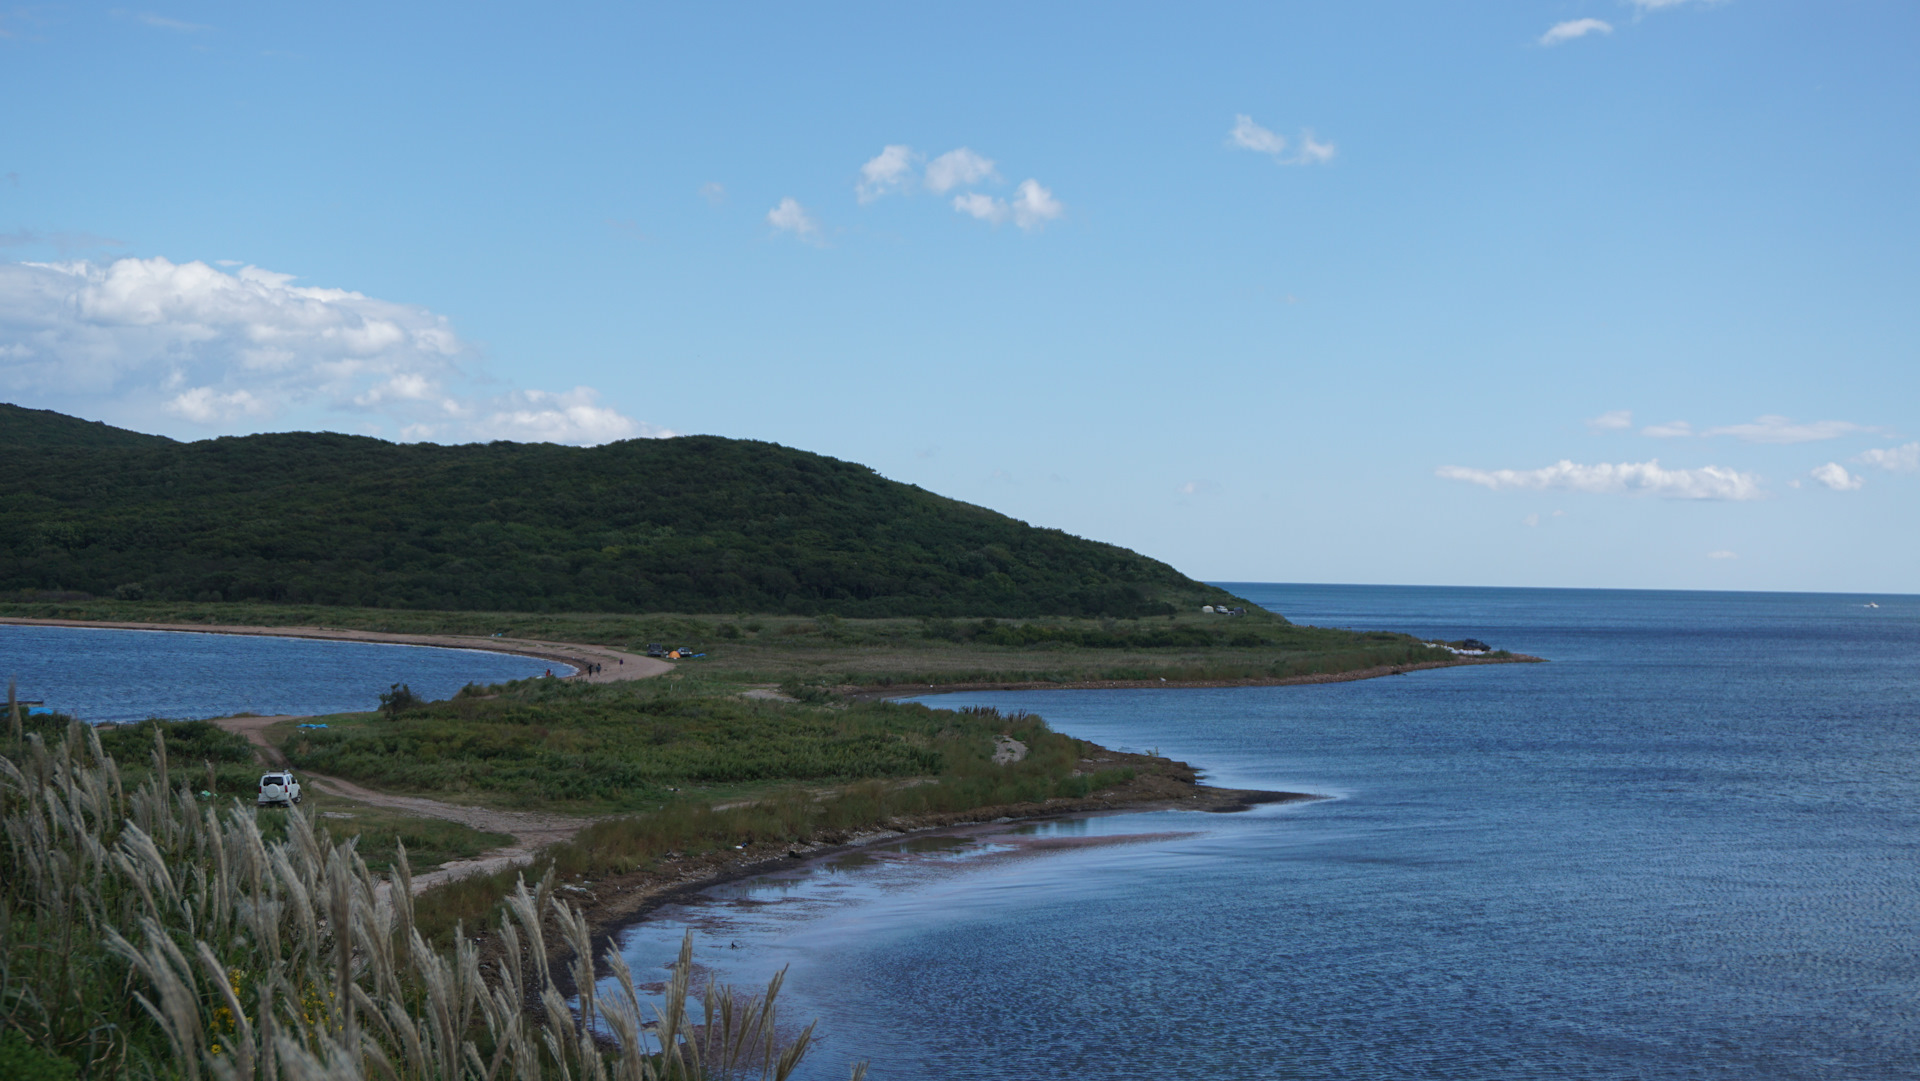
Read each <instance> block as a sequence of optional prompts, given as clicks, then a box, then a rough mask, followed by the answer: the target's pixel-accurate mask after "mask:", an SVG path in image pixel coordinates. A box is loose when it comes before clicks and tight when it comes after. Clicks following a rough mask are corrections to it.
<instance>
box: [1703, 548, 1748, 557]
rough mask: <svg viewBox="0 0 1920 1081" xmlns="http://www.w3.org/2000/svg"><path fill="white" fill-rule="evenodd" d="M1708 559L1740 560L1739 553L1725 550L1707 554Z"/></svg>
mask: <svg viewBox="0 0 1920 1081" xmlns="http://www.w3.org/2000/svg"><path fill="white" fill-rule="evenodd" d="M1707 558H1708V559H1739V558H1740V553H1739V552H1729V551H1727V550H1726V549H1725V548H1721V549H1718V550H1716V551H1712V552H1708V553H1707Z"/></svg>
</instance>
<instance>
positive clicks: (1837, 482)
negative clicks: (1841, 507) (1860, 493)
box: [1812, 462, 1867, 492]
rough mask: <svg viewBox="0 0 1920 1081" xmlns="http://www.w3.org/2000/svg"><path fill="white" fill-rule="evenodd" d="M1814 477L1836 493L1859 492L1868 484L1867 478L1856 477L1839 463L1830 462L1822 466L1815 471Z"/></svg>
mask: <svg viewBox="0 0 1920 1081" xmlns="http://www.w3.org/2000/svg"><path fill="white" fill-rule="evenodd" d="M1812 476H1813V479H1814V480H1817V481H1819V482H1820V483H1822V484H1824V485H1826V486H1827V487H1829V488H1831V489H1833V490H1834V491H1836V492H1852V491H1857V490H1858V489H1860V488H1862V487H1864V486H1865V485H1866V483H1867V478H1865V477H1859V476H1855V475H1854V474H1852V473H1849V472H1847V467H1846V466H1843V465H1841V464H1840V463H1839V462H1828V463H1827V464H1826V465H1823V466H1820V467H1819V468H1817V469H1815V470H1813V472H1812Z"/></svg>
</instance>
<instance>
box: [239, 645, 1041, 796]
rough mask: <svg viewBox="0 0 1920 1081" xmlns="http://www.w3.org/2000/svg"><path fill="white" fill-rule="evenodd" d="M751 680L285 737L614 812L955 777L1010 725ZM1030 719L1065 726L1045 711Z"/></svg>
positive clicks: (428, 715) (392, 775)
mask: <svg viewBox="0 0 1920 1081" xmlns="http://www.w3.org/2000/svg"><path fill="white" fill-rule="evenodd" d="M739 690H740V686H739V685H737V684H733V683H729V682H726V681H721V680H714V679H709V678H702V677H701V676H700V675H699V674H697V673H689V674H687V675H684V676H682V675H680V674H677V673H676V674H675V675H674V676H669V677H666V678H663V679H653V680H642V681H636V682H629V683H599V684H590V683H573V682H567V681H562V680H548V679H531V680H521V681H518V682H515V683H511V684H506V685H503V686H500V687H496V688H490V689H488V691H487V692H486V693H484V694H482V695H466V694H463V695H460V696H457V697H455V698H452V699H449V700H447V701H443V702H430V703H423V704H420V705H417V706H415V707H413V708H411V709H408V710H405V711H402V712H401V713H399V714H398V715H397V716H389V715H387V714H384V713H369V714H347V715H342V716H336V717H331V718H329V719H328V722H327V723H328V728H327V729H326V730H324V731H303V730H293V729H285V728H282V729H279V730H276V731H275V733H274V736H275V738H276V739H277V740H279V741H280V746H281V748H282V750H283V751H284V752H285V753H286V755H287V757H288V759H289V760H290V761H291V762H292V763H293V764H294V766H295V767H296V768H298V769H305V770H312V771H314V772H318V773H323V774H328V775H331V776H337V777H345V778H347V779H349V780H352V781H356V782H359V783H361V784H365V785H368V786H370V787H374V788H378V789H381V790H384V791H392V792H404V793H417V794H422V795H429V796H432V797H434V798H437V799H451V800H456V801H466V802H476V803H484V804H490V805H496V806H511V807H515V808H522V809H525V808H538V809H542V810H559V811H572V812H578V813H607V812H620V811H657V810H660V809H662V808H663V807H665V806H666V805H668V804H674V803H682V802H711V801H714V800H722V799H741V798H748V797H759V796H764V795H766V794H768V793H771V792H774V791H776V790H779V789H780V788H781V787H782V786H790V785H803V786H813V787H819V786H831V785H841V784H846V783H850V782H855V781H865V780H887V781H899V780H905V779H909V778H930V777H931V778H951V777H954V776H957V775H958V774H959V773H964V772H966V771H968V770H978V769H980V768H981V764H982V763H984V762H987V761H988V760H989V759H990V757H991V755H992V751H993V740H994V737H995V736H996V735H1001V734H1004V733H1005V732H1007V731H1008V726H1009V724H1010V723H1011V722H1008V721H1006V720H1003V719H1000V718H996V717H989V716H984V715H975V714H969V713H964V712H960V713H956V712H953V711H949V710H933V709H927V708H926V707H924V706H919V705H910V704H902V703H896V702H844V701H824V702H820V703H817V704H807V703H787V702H779V701H769V700H764V699H748V698H743V697H741V696H740V695H739V694H738V693H737V692H738V691H739ZM1018 726H1019V727H1020V728H1021V730H1023V731H1025V730H1029V729H1031V730H1032V731H1034V732H1035V733H1036V734H1037V736H1040V737H1044V738H1050V739H1063V738H1064V737H1054V736H1052V734H1051V733H1046V732H1045V728H1044V725H1041V724H1040V723H1039V722H1038V721H1037V719H1033V720H1022V721H1021V722H1019V725H1018ZM1029 757H1030V758H1031V760H1032V761H1033V762H1034V763H1036V765H1037V764H1038V763H1041V762H1043V761H1049V760H1048V759H1045V758H1044V756H1040V755H1038V754H1037V752H1036V754H1034V755H1030V756H1029ZM1030 769H1031V767H1030V768H1028V769H1023V770H1022V771H1017V772H1019V773H1020V775H1022V776H1024V775H1025V774H1026V773H1027V772H1030ZM1001 772H1003V773H1004V772H1006V771H1001Z"/></svg>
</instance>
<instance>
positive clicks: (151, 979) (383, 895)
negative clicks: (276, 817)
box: [0, 724, 863, 1081]
mask: <svg viewBox="0 0 1920 1081" xmlns="http://www.w3.org/2000/svg"><path fill="white" fill-rule="evenodd" d="M9 750H10V753H9V754H7V755H5V756H0V832H3V833H4V836H5V842H4V843H5V845H6V850H5V859H6V863H5V865H4V871H5V873H4V875H0V1028H6V1029H14V1030H17V1031H20V1032H22V1033H24V1034H26V1036H27V1037H28V1038H29V1039H30V1040H32V1041H33V1042H34V1043H35V1044H36V1045H38V1046H40V1047H41V1048H43V1049H45V1050H48V1051H50V1052H53V1053H55V1054H59V1055H61V1056H63V1057H66V1058H69V1059H72V1060H75V1061H78V1062H80V1063H81V1064H82V1069H83V1076H87V1077H133V1078H140V1077H150V1078H180V1079H184V1081H203V1079H204V1081H336V1079H338V1081H346V1079H355V1081H358V1079H373V1078H379V1079H384V1081H468V1079H473V1081H506V1079H519V1081H540V1079H548V1078H564V1079H567V1081H573V1079H581V1081H696V1079H717V1078H723V1077H726V1078H732V1077H749V1076H758V1077H760V1078H762V1079H773V1081H785V1078H787V1077H788V1075H789V1074H790V1073H791V1072H792V1071H793V1069H794V1067H795V1066H797V1065H798V1063H799V1061H800V1058H801V1056H802V1055H804V1054H805V1052H806V1049H807V1046H808V1044H809V1042H810V1040H811V1036H812V1028H811V1026H809V1027H808V1028H807V1029H806V1030H805V1031H803V1032H802V1033H801V1034H800V1035H799V1036H798V1037H797V1038H795V1039H794V1040H792V1041H788V1042H784V1043H783V1042H781V1041H780V1040H778V1039H777V1038H776V1036H775V1034H774V1019H775V1009H774V1001H775V998H776V996H777V995H778V993H779V989H780V979H779V977H775V979H774V980H773V982H772V984H771V985H770V986H769V987H768V988H767V992H766V994H765V995H764V996H758V997H754V998H751V999H746V1000H742V999H740V998H738V997H736V996H735V995H734V994H733V993H732V992H731V991H730V990H715V989H711V988H710V989H708V991H707V992H706V994H705V995H704V996H703V998H702V1000H701V1002H700V1006H699V1010H698V1013H699V1019H698V1021H696V1020H695V1018H694V1014H693V1011H692V1010H690V1009H689V1000H690V999H691V997H692V996H691V994H690V991H689V973H690V970H691V968H692V940H691V937H689V939H688V940H687V942H685V943H684V944H683V945H682V947H681V952H680V959H679V962H678V963H677V964H676V965H675V966H674V969H673V978H672V981H671V982H670V984H669V988H668V992H667V994H666V996H665V999H664V1002H663V1003H662V1004H660V1005H659V1006H657V1007H655V1006H651V1005H650V1004H649V1003H647V1002H645V1001H643V1000H642V998H641V997H640V995H639V994H638V993H637V991H636V988H635V984H634V980H633V975H632V973H631V972H630V971H628V969H627V965H626V963H625V962H624V960H622V959H621V958H620V956H619V955H618V954H617V953H616V952H614V951H613V950H611V949H610V950H609V951H608V953H607V957H606V958H605V961H606V965H607V970H608V971H610V972H611V973H612V974H613V977H614V980H615V983H616V984H617V993H616V994H615V995H613V996H612V1000H611V1001H603V1000H602V996H601V995H600V994H599V992H598V989H597V987H596V980H595V972H594V967H593V965H592V964H591V962H590V961H588V960H586V958H588V957H589V956H590V954H589V952H588V950H589V947H590V944H591V941H592V939H591V934H590V932H589V929H588V926H587V923H586V920H585V918H584V917H582V916H581V914H580V913H579V911H578V910H576V909H574V908H571V907H570V906H568V905H565V904H563V903H561V902H560V901H558V900H557V899H556V898H554V896H553V889H552V880H551V875H549V877H548V879H547V880H544V881H542V882H540V883H538V884H536V885H535V886H533V887H531V888H529V887H528V886H527V884H526V883H525V881H524V880H523V881H521V882H520V883H518V885H517V888H516V890H515V892H514V894H513V896H512V897H511V899H510V901H509V904H508V912H507V913H506V914H503V915H502V917H501V921H500V927H499V934H500V937H501V941H502V942H504V943H505V945H506V952H505V957H506V958H507V959H506V960H505V961H503V962H501V963H499V964H498V965H496V966H493V970H492V971H490V972H488V971H483V966H482V964H481V962H480V958H479V952H478V949H477V948H476V947H475V946H474V944H473V942H472V940H471V939H470V938H468V937H466V936H461V937H460V938H459V940H458V941H457V943H456V945H455V946H454V948H453V950H452V951H451V952H450V953H449V952H444V951H439V950H436V949H434V948H433V947H431V946H430V945H428V943H427V942H426V940H425V939H424V938H423V937H422V936H421V934H420V932H419V930H418V928H417V926H416V921H415V913H414V909H413V895H412V889H411V880H412V873H411V871H410V870H409V868H408V866H407V861H406V853H405V850H404V849H402V850H401V852H400V854H399V860H398V862H397V864H396V866H395V867H394V869H393V872H392V874H391V876H390V877H389V878H387V879H386V880H383V879H382V878H381V877H378V876H375V875H374V874H373V873H371V872H370V871H369V870H368V869H367V866H366V864H365V862H364V861H362V860H361V859H360V856H359V854H358V852H357V851H356V850H355V848H354V845H353V843H352V842H351V841H349V842H348V843H346V844H339V845H336V844H334V843H333V842H332V841H331V840H330V839H329V838H328V837H327V836H326V835H325V834H323V833H317V832H316V831H315V830H314V829H313V826H312V824H311V822H309V820H308V819H307V818H306V817H305V816H304V815H303V814H302V813H301V812H299V811H298V810H293V811H291V812H289V813H288V814H287V816H286V823H287V825H286V831H285V832H286V835H285V837H284V838H280V839H270V838H269V837H267V836H266V835H264V834H263V833H262V832H261V828H260V823H259V822H258V821H257V819H256V815H255V813H254V810H253V809H252V808H250V807H246V806H242V805H238V804H236V805H233V806H231V807H229V808H228V809H227V810H226V811H225V812H223V813H217V812H216V811H215V809H214V808H213V807H211V806H209V805H207V804H204V803H202V802H200V801H199V800H197V799H195V798H194V796H193V794H192V793H191V792H190V791H188V790H187V789H186V788H185V787H182V788H181V789H180V790H179V791H177V792H176V791H173V790H172V789H170V788H169V787H168V786H169V784H170V771H169V763H168V762H167V757H166V747H165V745H164V743H159V742H157V745H156V747H155V749H154V752H153V761H152V768H151V770H150V771H149V774H148V776H147V778H146V779H145V780H144V781H143V782H141V783H140V784H139V785H137V786H135V787H133V788H131V789H128V788H127V787H126V786H125V785H123V783H122V781H121V778H120V774H119V771H118V769H117V767H116V766H115V764H114V762H113V760H112V759H111V758H110V757H108V756H107V755H106V754H104V753H103V752H102V750H101V748H100V743H99V739H98V738H97V736H96V735H95V734H94V732H93V731H92V730H91V729H89V728H84V727H82V726H80V725H78V724H76V725H73V726H71V727H70V728H69V729H68V730H67V733H66V735H65V738H64V739H59V740H55V741H51V742H49V741H45V740H42V739H41V738H40V737H39V736H38V735H33V734H28V735H26V736H24V737H21V738H16V739H14V740H13V742H12V743H11V744H10V746H9ZM550 928H551V929H556V930H557V931H558V933H559V935H560V940H561V941H564V942H565V943H566V944H567V945H568V946H569V947H571V949H572V951H573V954H574V961H573V963H572V965H573V967H572V972H571V975H572V977H573V984H574V986H576V987H578V988H580V989H581V991H580V995H579V1001H578V1006H577V1011H576V1009H575V1008H574V1007H573V1006H571V1005H570V1004H569V1003H567V1002H566V1001H565V1000H564V999H563V998H562V996H561V995H560V994H559V992H558V991H557V990H556V989H555V986H554V981H553V980H552V974H551V973H550V972H549V971H548V968H547V963H546V956H547V952H546V943H547V940H548V935H549V929H550ZM529 969H530V970H531V971H528V970H529ZM532 1003H538V1004H539V1005H540V1006H541V1007H543V1009H542V1010H541V1011H540V1012H541V1013H542V1014H543V1015H544V1019H543V1020H541V1021H539V1022H537V1023H536V1022H535V1021H533V1020H532V1019H531V1018H530V1016H529V1013H528V1009H527V1007H528V1006H529V1004H532ZM648 1015H651V1017H652V1021H651V1023H649V1022H648V1021H647V1020H646V1018H647V1017H648ZM609 1047H611V1048H613V1049H611V1050H609V1049H608V1048H609ZM862 1072H863V1071H861V1070H856V1071H855V1076H856V1078H857V1077H859V1076H860V1074H861V1073H862Z"/></svg>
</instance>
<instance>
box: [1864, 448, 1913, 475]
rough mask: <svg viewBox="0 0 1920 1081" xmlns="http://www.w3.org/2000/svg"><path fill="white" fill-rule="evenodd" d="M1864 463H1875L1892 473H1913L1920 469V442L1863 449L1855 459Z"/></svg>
mask: <svg viewBox="0 0 1920 1081" xmlns="http://www.w3.org/2000/svg"><path fill="white" fill-rule="evenodd" d="M1853 460H1854V461H1856V462H1859V463H1861V464H1862V465H1875V466H1879V467H1880V468H1881V469H1885V470H1887V471H1888V472H1890V473H1912V472H1914V471H1915V470H1920V443H1908V444H1906V445H1905V446H1899V447H1876V448H1874V449H1873V450H1869V451H1862V452H1861V453H1860V454H1858V455H1856V456H1855V457H1854V459H1853Z"/></svg>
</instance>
